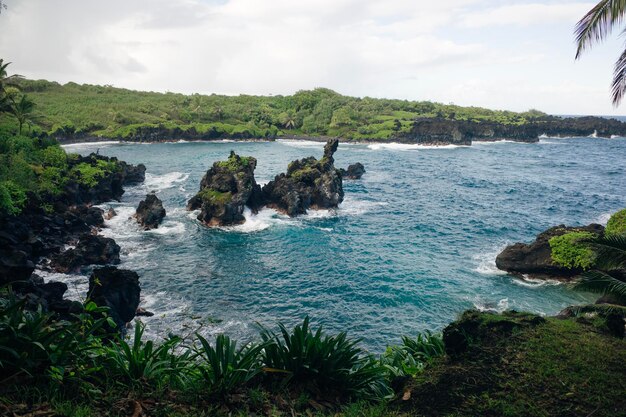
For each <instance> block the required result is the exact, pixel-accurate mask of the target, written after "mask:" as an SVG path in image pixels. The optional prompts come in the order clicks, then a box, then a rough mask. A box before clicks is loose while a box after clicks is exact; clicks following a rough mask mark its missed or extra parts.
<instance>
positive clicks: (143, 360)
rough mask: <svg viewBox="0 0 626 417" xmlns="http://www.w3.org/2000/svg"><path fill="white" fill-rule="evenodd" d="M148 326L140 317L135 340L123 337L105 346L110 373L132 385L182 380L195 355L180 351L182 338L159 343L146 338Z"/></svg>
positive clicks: (116, 379)
mask: <svg viewBox="0 0 626 417" xmlns="http://www.w3.org/2000/svg"><path fill="white" fill-rule="evenodd" d="M144 330H145V325H144V324H142V323H141V322H140V321H137V322H135V335H134V338H133V341H132V344H129V343H128V342H127V341H126V340H123V339H120V340H117V341H116V342H114V343H112V344H111V345H110V346H107V347H106V348H105V350H104V355H105V362H106V364H107V366H106V373H107V375H108V376H109V377H110V378H111V379H112V380H113V381H116V383H121V384H124V385H131V386H132V385H143V384H153V385H159V384H161V383H168V382H169V383H174V384H182V383H183V382H184V381H185V380H186V378H187V376H188V375H189V372H190V364H191V356H190V353H189V351H185V352H183V353H181V354H178V355H177V354H176V349H177V348H178V347H179V345H180V343H181V339H180V338H179V337H172V338H169V339H167V340H166V341H164V342H163V343H161V344H160V345H155V343H154V342H153V341H151V340H148V341H143V340H142V338H143V334H144Z"/></svg>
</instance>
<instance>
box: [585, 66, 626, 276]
mask: <svg viewBox="0 0 626 417" xmlns="http://www.w3.org/2000/svg"><path fill="white" fill-rule="evenodd" d="M625 68H626V67H625ZM625 74H626V73H625ZM587 242H588V243H589V245H590V246H591V248H592V249H593V251H594V252H595V253H596V261H595V264H596V267H597V268H598V269H602V270H604V271H610V270H616V269H626V235H607V236H604V237H598V238H594V239H591V240H589V241H587Z"/></svg>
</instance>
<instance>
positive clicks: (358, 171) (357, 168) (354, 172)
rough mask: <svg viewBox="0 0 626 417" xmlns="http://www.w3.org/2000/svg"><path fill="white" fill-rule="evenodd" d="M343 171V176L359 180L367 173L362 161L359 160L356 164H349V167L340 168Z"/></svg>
mask: <svg viewBox="0 0 626 417" xmlns="http://www.w3.org/2000/svg"><path fill="white" fill-rule="evenodd" d="M339 171H340V172H341V177H342V178H347V179H350V180H359V179H361V177H362V176H363V174H365V167H364V166H363V164H362V163H360V162H357V163H356V164H352V165H349V166H348V169H343V168H339Z"/></svg>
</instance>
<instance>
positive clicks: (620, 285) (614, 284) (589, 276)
mask: <svg viewBox="0 0 626 417" xmlns="http://www.w3.org/2000/svg"><path fill="white" fill-rule="evenodd" d="M574 288H575V289H577V290H581V291H589V292H595V293H602V294H613V295H615V296H616V297H619V298H620V299H624V300H626V282H624V281H622V280H621V279H618V278H616V277H614V276H611V275H609V274H607V273H606V272H602V271H597V270H593V271H587V272H585V273H584V274H582V277H581V280H580V281H579V282H578V283H577V284H576V285H575V286H574Z"/></svg>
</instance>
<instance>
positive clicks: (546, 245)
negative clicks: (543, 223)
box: [496, 224, 604, 278]
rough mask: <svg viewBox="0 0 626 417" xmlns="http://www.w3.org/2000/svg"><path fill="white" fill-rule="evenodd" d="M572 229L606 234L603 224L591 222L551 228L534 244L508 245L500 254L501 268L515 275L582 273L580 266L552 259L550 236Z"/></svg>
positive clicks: (562, 276) (497, 264) (498, 261)
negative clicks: (572, 265) (563, 263)
mask: <svg viewBox="0 0 626 417" xmlns="http://www.w3.org/2000/svg"><path fill="white" fill-rule="evenodd" d="M570 232H590V233H594V234H597V235H602V234H603V233H604V227H603V226H601V225H599V224H590V225H589V226H584V227H566V226H565V225H560V226H555V227H551V228H550V229H548V230H546V231H544V232H542V233H540V234H539V235H538V236H537V239H535V241H534V242H533V243H530V244H526V243H515V244H513V245H510V246H508V247H506V248H505V249H504V250H503V251H502V252H501V253H500V254H499V255H498V256H497V257H496V266H497V267H498V269H501V270H503V271H507V272H509V273H514V274H529V275H533V276H536V277H539V278H546V277H550V278H571V277H574V276H576V275H578V274H580V273H581V272H582V270H581V269H578V268H567V267H564V266H561V265H558V264H557V263H555V262H554V260H553V259H552V249H551V248H550V239H551V238H553V237H555V236H561V235H564V234H566V233H570Z"/></svg>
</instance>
